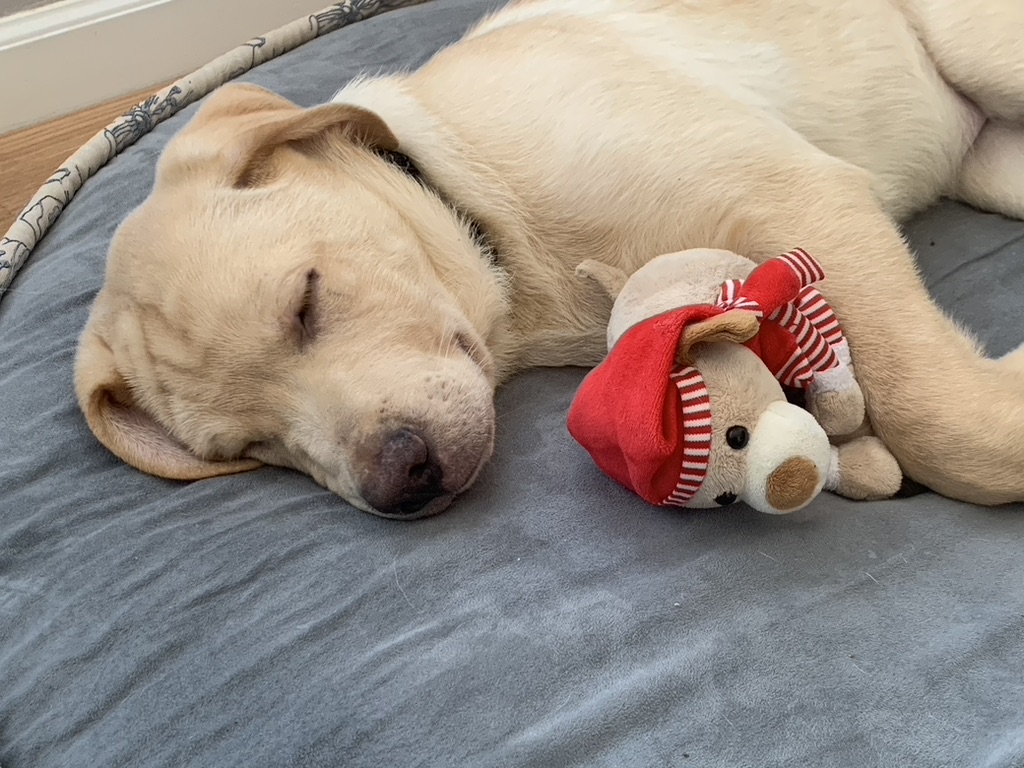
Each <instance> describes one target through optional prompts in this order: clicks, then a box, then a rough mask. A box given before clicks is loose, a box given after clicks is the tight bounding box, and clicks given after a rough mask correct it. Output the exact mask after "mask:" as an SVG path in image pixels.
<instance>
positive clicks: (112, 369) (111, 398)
mask: <svg viewBox="0 0 1024 768" xmlns="http://www.w3.org/2000/svg"><path fill="white" fill-rule="evenodd" d="M75 391H76V394H77V395H78V403H79V406H80V407H81V409H82V412H83V413H84V414H85V418H86V421H87V422H88V424H89V428H90V429H91V430H92V432H93V434H94V435H95V436H96V438H97V439H98V440H99V441H100V442H101V443H103V445H105V446H106V447H107V448H108V449H109V450H110V451H111V452H112V453H114V454H115V455H116V456H118V457H119V458H121V459H122V460H124V461H125V462H127V463H128V464H130V465H131V466H133V467H135V468H136V469H140V470H142V471H143V472H148V473H149V474H151V475H157V476H159V477H165V478H168V479H171V480H200V479H203V478H207V477H216V476H218V475H229V474H234V473H236V472H246V471H248V470H250V469H256V468H257V467H260V466H262V465H261V463H260V462H259V461H256V460H255V459H237V460H233V461H209V460H207V459H203V458H200V457H199V456H196V455H195V454H194V453H192V452H191V451H190V450H189V449H188V448H186V447H185V446H183V445H182V444H181V443H179V442H178V441H177V440H175V439H174V437H173V436H172V435H171V434H170V433H169V432H168V431H167V430H166V429H165V428H164V427H163V425H161V424H160V423H159V422H158V421H157V420H156V419H154V418H153V417H152V416H151V415H150V414H148V413H147V412H146V411H144V410H143V409H142V408H140V407H139V405H138V403H137V402H136V399H135V397H134V396H133V395H132V392H131V389H130V388H129V387H128V383H127V382H126V381H125V379H124V377H123V376H122V374H121V372H120V371H118V369H117V366H116V363H115V360H114V354H113V352H112V351H111V349H110V347H109V346H107V343H106V342H105V341H104V340H103V338H102V336H101V335H100V334H99V333H98V332H97V329H96V328H95V321H94V319H92V318H90V320H89V325H88V326H86V329H85V331H84V332H83V334H82V337H81V339H80V340H79V344H78V353H77V356H76V360H75Z"/></svg>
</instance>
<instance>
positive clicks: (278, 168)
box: [76, 86, 505, 517]
mask: <svg viewBox="0 0 1024 768" xmlns="http://www.w3.org/2000/svg"><path fill="white" fill-rule="evenodd" d="M397 145H398V142H397V140H396V139H395V137H394V135H393V134H392V133H391V131H390V130H389V129H388V127H387V126H386V125H385V124H384V123H383V122H382V121H381V120H380V119H379V118H378V117H377V116H376V115H373V114H372V113H369V112H366V111H363V110H360V109H357V108H354V107H350V106H341V105H326V106H321V107H316V108H313V109H308V110H304V109H300V108H298V107H297V106H295V105H294V104H292V103H290V102H288V101H286V100H284V99H282V98H279V97H277V96H274V95H273V94H270V93H268V92H266V91H263V90H262V89H258V88H255V87H252V86H227V87H224V88H222V89H220V91H219V92H217V93H216V94H214V95H213V96H212V97H211V98H210V99H209V100H208V103H207V104H205V105H204V107H203V108H202V109H201V110H200V111H199V112H198V113H197V115H196V116H195V118H194V119H193V120H192V122H191V123H189V125H188V126H186V128H185V129H184V130H183V131H182V132H181V133H180V134H179V135H178V136H177V137H176V138H175V139H174V140H173V141H172V142H171V144H170V145H169V146H168V147H167V149H166V151H165V153H164V155H163V156H162V158H161V160H160V163H159V166H158V169H157V179H156V183H155V185H154V188H153V191H152V193H151V195H150V196H149V198H148V199H147V200H146V201H145V202H144V203H143V204H142V205H141V206H140V207H139V208H138V209H136V210H135V211H134V212H133V213H132V214H131V215H130V216H129V217H128V218H127V219H126V220H125V222H124V223H123V224H122V225H121V227H120V228H119V230H118V232H117V233H116V235H115V238H114V241H113V243H112V245H111V249H110V255H109V260H108V264H107V274H106V280H105V283H104V286H103V288H102V290H101V291H100V293H99V295H98V297H97V299H96V303H95V305H94V307H93V310H92V314H91V316H90V318H89V322H88V325H87V326H86V328H85V330H84V332H83V334H82V337H81V340H80V344H79V350H78V357H77V362H76V389H77V393H78V398H79V402H80V404H81V407H82V410H83V411H84V413H85V415H86V418H87V420H88V423H89V426H90V427H91V429H92V431H93V432H94V433H95V435H96V436H97V438H99V440H100V441H101V442H102V443H103V444H104V445H106V446H107V447H108V448H109V449H110V450H111V451H113V452H114V453H115V454H116V455H118V456H119V457H121V458H122V459H124V460H125V461H126V462H128V463H129V464H131V465H133V466H135V467H137V468H138V469H141V470H144V471H146V472H149V473H152V474H155V475H159V476H162V477H167V478H175V479H186V480H191V479H199V478H205V477H211V476H215V475H222V474H229V473H235V472H241V471H245V470H249V469H254V468H256V467H258V466H260V464H262V463H267V464H276V465H281V466H287V467H292V468H294V469H297V470H299V471H302V472H305V473H307V474H309V475H311V476H312V477H313V478H315V479H316V480H317V481H318V482H319V483H321V484H323V485H324V486H326V487H328V488H330V489H331V490H333V491H335V492H336V493H338V494H339V495H341V496H342V497H344V498H345V499H346V500H348V501H349V502H351V503H352V504H354V505H355V506H357V507H359V508H361V509H364V510H367V511H370V512H376V513H378V514H383V515H388V516H396V517H417V516H422V515H426V514H431V513H434V512H438V511H440V510H442V509H444V508H445V507H446V506H447V505H448V503H449V502H450V501H451V499H452V497H453V496H454V495H455V494H457V493H458V492H460V491H461V490H463V489H464V488H466V487H467V486H468V485H469V484H470V483H471V482H472V481H473V479H474V478H475V476H476V474H477V473H478V471H479V469H480V468H481V466H482V465H483V464H484V462H485V461H486V460H487V459H488V457H489V456H490V453H491V450H492V442H493V432H494V413H493V404H492V403H493V390H494V385H495V363H494V360H493V359H492V357H491V354H490V352H489V346H488V343H489V341H490V340H491V338H492V336H493V335H494V334H497V333H500V332H501V329H502V327H503V323H504V301H505V299H504V294H503V292H502V289H501V285H500V280H499V279H498V275H497V274H495V273H494V271H493V270H492V268H491V267H489V266H488V265H487V264H486V263H485V262H483V260H482V259H481V258H480V255H479V253H478V251H477V249H476V248H475V246H474V244H473V241H472V238H471V236H470V234H469V231H468V230H467V228H466V226H465V225H464V224H463V223H461V222H460V221H459V220H458V219H457V218H456V217H454V216H453V215H452V214H451V212H450V211H449V210H448V209H447V208H446V207H445V206H444V205H443V203H442V202H441V201H440V200H438V199H437V198H436V197H434V196H432V195H430V194H429V193H427V192H425V191H424V190H423V189H421V188H420V186H419V185H418V184H417V183H416V182H415V181H413V180H411V179H409V178H407V177H406V176H405V174H403V173H402V172H401V171H400V170H397V169H395V168H392V167H390V166H389V165H388V164H387V163H386V162H384V161H382V160H381V159H380V158H379V157H377V156H375V155H374V153H373V152H372V151H371V150H373V149H375V148H380V149H391V150H394V149H397V148H398V146H397Z"/></svg>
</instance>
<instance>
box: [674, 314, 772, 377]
mask: <svg viewBox="0 0 1024 768" xmlns="http://www.w3.org/2000/svg"><path fill="white" fill-rule="evenodd" d="M760 328H761V323H760V321H759V320H758V319H757V315H755V314H754V313H753V312H747V311H746V310H742V309H734V310H732V311H730V312H725V313H723V314H721V315H715V316H714V317H709V318H708V319H707V320H704V321H703V322H700V323H694V324H693V325H690V326H688V327H687V328H686V330H685V331H684V333H683V335H682V338H680V339H679V349H678V351H677V352H676V362H677V363H679V364H680V365H693V364H694V357H695V355H696V350H695V349H694V347H696V346H697V345H698V344H710V343H711V342H715V341H731V342H733V343H735V344H743V343H745V342H748V341H750V340H751V339H752V338H754V337H755V336H756V335H757V332H758V330H760Z"/></svg>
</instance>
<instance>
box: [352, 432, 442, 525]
mask: <svg viewBox="0 0 1024 768" xmlns="http://www.w3.org/2000/svg"><path fill="white" fill-rule="evenodd" d="M373 464H374V466H373V467H372V469H371V473H370V479H369V480H368V481H367V486H366V487H365V488H364V489H363V497H364V498H365V499H366V501H367V502H368V503H369V504H370V505H371V506H373V508H374V509H376V510H378V511H379V512H381V513H383V514H386V515H394V516H398V517H412V516H414V515H418V514H420V513H425V512H428V511H429V510H427V507H428V506H430V504H431V502H434V501H436V500H437V499H439V498H441V497H443V496H446V495H447V492H446V491H445V489H444V485H443V480H444V472H443V470H442V469H441V465H440V464H438V462H437V460H436V459H435V458H434V457H433V456H432V455H431V451H430V447H429V446H428V444H427V441H426V440H425V439H424V438H423V436H422V435H420V434H419V433H418V432H415V431H413V430H412V429H409V428H402V429H399V430H396V431H395V432H393V433H392V434H391V435H389V436H388V437H387V438H386V439H385V440H384V442H383V444H382V446H381V448H380V450H379V451H378V453H377V455H376V458H375V460H374V462H373Z"/></svg>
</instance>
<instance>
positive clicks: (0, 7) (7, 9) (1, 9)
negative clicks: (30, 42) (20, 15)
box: [0, 0, 58, 16]
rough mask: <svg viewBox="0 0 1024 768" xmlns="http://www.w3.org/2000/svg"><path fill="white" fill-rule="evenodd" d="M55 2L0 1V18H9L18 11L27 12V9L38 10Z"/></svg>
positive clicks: (32, 0) (36, 0) (38, 0)
mask: <svg viewBox="0 0 1024 768" xmlns="http://www.w3.org/2000/svg"><path fill="white" fill-rule="evenodd" d="M56 2H58V0H0V16H10V15H11V14H12V13H17V12H18V11H27V10H28V9H29V8H39V7H41V6H44V5H50V4H51V3H56Z"/></svg>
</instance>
